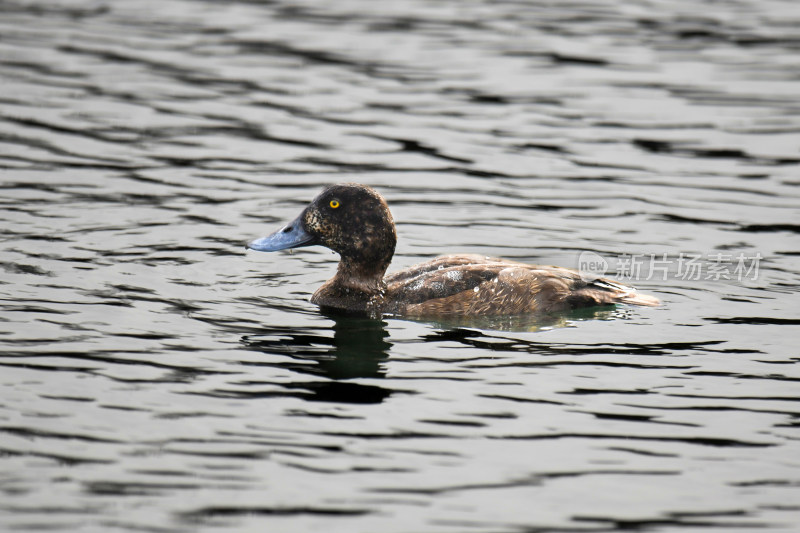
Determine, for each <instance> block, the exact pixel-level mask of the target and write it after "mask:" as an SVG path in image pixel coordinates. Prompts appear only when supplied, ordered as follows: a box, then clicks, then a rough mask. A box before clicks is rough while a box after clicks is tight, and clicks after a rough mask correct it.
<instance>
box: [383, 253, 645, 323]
mask: <svg viewBox="0 0 800 533" xmlns="http://www.w3.org/2000/svg"><path fill="white" fill-rule="evenodd" d="M384 281H385V283H386V292H385V299H384V302H385V309H384V312H387V313H396V314H400V315H405V316H417V317H426V316H430V317H436V316H448V315H460V316H493V315H495V316H496V315H523V314H531V313H552V312H559V311H564V310H569V309H575V308H579V307H591V306H597V305H608V304H615V303H628V304H638V305H658V303H659V302H658V300H657V299H656V298H653V297H651V296H646V295H642V294H638V293H636V290H635V289H633V288H632V287H628V286H625V285H621V284H619V283H617V282H614V281H611V280H607V279H604V278H599V279H596V280H588V281H587V280H584V279H583V278H582V277H581V276H580V274H579V273H578V272H576V271H574V270H570V269H566V268H560V267H551V266H540V265H528V264H525V263H518V262H514V261H507V260H504V259H497V258H492V257H486V256H481V255H448V256H443V257H437V258H436V259H433V260H431V261H428V262H426V263H421V264H419V265H415V266H413V267H410V268H408V269H406V270H402V271H400V272H396V273H394V274H391V275H389V276H387V277H386V278H385V279H384Z"/></svg>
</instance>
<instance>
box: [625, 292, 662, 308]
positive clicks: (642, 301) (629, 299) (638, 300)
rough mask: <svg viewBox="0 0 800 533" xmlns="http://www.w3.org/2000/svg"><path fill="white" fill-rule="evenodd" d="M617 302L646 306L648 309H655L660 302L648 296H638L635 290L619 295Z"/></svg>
mask: <svg viewBox="0 0 800 533" xmlns="http://www.w3.org/2000/svg"><path fill="white" fill-rule="evenodd" d="M617 301H619V302H620V303H623V304H630V305H647V306H649V307H657V306H659V305H661V300H659V299H658V298H656V297H655V296H650V295H649V294H640V293H638V292H636V291H635V290H634V291H632V292H630V293H628V294H622V295H620V296H619V297H618V299H617Z"/></svg>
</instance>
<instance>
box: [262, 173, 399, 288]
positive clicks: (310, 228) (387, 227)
mask: <svg viewBox="0 0 800 533" xmlns="http://www.w3.org/2000/svg"><path fill="white" fill-rule="evenodd" d="M317 244H318V245H321V246H324V247H326V248H329V249H331V250H333V251H334V252H336V253H338V254H339V255H340V257H341V261H340V263H339V273H338V274H339V275H342V274H347V275H349V276H355V277H358V278H374V277H377V278H378V279H381V278H382V277H383V274H384V273H385V272H386V269H387V268H388V267H389V263H390V262H391V260H392V256H393V255H394V249H395V245H396V244H397V234H396V233H395V229H394V221H393V219H392V214H391V213H390V212H389V207H388V206H387V205H386V201H385V200H384V199H383V197H382V196H381V195H380V194H378V192H377V191H375V190H374V189H372V188H370V187H367V186H365V185H359V184H355V183H344V184H338V185H332V186H330V187H328V188H327V189H325V190H324V191H322V192H321V193H320V194H319V195H318V196H317V197H316V198H315V199H314V200H313V201H312V202H311V203H310V204H309V205H308V206H307V207H306V208H305V209H304V210H303V212H302V213H300V215H299V216H298V217H297V218H296V219H295V220H294V221H292V222H290V223H289V224H287V225H285V226H284V227H282V228H281V229H279V230H278V231H276V232H275V233H273V234H271V235H269V236H267V237H263V238H261V239H256V240H254V241H252V242H250V243H248V244H247V248H248V249H250V250H256V251H259V252H275V251H278V250H287V249H290V248H300V247H302V246H313V245H317Z"/></svg>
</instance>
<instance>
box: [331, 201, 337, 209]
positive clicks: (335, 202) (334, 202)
mask: <svg viewBox="0 0 800 533" xmlns="http://www.w3.org/2000/svg"><path fill="white" fill-rule="evenodd" d="M330 206H331V207H332V208H334V209H336V208H337V207H339V200H331V203H330Z"/></svg>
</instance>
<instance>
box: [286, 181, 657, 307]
mask: <svg viewBox="0 0 800 533" xmlns="http://www.w3.org/2000/svg"><path fill="white" fill-rule="evenodd" d="M332 202H333V203H332ZM333 205H336V206H337V207H335V208H334V207H332V206H333ZM300 218H301V220H302V223H303V226H304V229H305V231H306V232H307V233H308V234H310V235H312V236H313V237H314V241H313V242H309V243H304V244H303V245H308V244H321V245H323V246H326V247H327V248H330V249H331V250H333V251H335V252H337V253H339V255H340V256H341V259H340V262H339V267H338V269H337V271H336V275H335V276H334V277H333V278H332V279H330V280H329V281H327V282H326V283H325V284H324V285H323V286H322V287H320V288H319V289H318V290H317V291H316V292H315V293H314V295H313V296H312V298H311V301H312V302H313V303H315V304H317V305H319V306H320V307H322V308H323V309H326V310H329V311H330V310H332V311H340V312H348V313H357V314H367V315H370V316H376V317H377V316H381V315H397V316H407V317H418V318H437V317H447V316H467V317H479V316H504V315H506V316H510V315H525V314H545V313H556V312H560V311H566V310H570V309H576V308H580V307H591V306H598V305H609V304H615V303H627V304H635V305H658V304H659V301H658V299H656V298H654V297H652V296H647V295H643V294H638V293H636V290H635V289H633V288H632V287H628V286H625V285H622V284H619V283H617V282H614V281H611V280H608V279H604V278H600V279H595V280H584V279H583V278H582V277H581V276H580V274H579V273H578V272H576V271H574V270H570V269H566V268H560V267H552V266H539V265H528V264H525V263H518V262H514V261H506V260H503V259H498V258H491V257H485V256H481V255H448V256H443V257H438V258H436V259H433V260H431V261H428V262H426V263H422V264H419V265H415V266H413V267H410V268H408V269H405V270H402V271H400V272H395V273H394V274H390V275H388V276H386V277H385V278H384V274H385V273H386V270H387V268H388V267H389V263H390V262H391V260H392V256H393V255H394V249H395V245H396V242H397V236H396V234H395V229H394V222H393V220H392V215H391V213H390V212H389V208H388V206H387V205H386V201H385V200H384V199H383V197H381V196H380V195H379V194H378V193H377V192H376V191H375V190H373V189H371V188H369V187H366V186H364V185H359V184H354V183H347V184H340V185H333V186H331V187H329V188H327V189H325V190H324V191H323V192H322V193H320V195H319V196H317V198H315V199H314V201H313V202H312V203H311V204H310V205H309V206H308V207H307V208H306V209H305V210H304V211H303V213H302V215H301V217H300Z"/></svg>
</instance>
